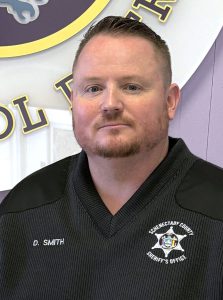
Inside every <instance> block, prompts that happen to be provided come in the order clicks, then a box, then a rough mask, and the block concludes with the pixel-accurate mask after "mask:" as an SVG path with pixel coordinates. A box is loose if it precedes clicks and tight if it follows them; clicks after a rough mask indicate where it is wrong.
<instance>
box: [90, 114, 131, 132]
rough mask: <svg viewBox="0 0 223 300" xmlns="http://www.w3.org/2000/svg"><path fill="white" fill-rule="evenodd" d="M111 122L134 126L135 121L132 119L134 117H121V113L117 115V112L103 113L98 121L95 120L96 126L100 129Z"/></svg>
mask: <svg viewBox="0 0 223 300" xmlns="http://www.w3.org/2000/svg"><path fill="white" fill-rule="evenodd" d="M110 122H114V123H117V124H123V125H128V126H131V127H134V122H133V121H132V119H130V118H128V117H120V115H115V114H111V115H103V116H102V117H101V118H100V119H99V120H98V121H96V122H95V126H94V127H95V128H97V129H98V128H101V127H104V126H106V125H107V124H109V123H110Z"/></svg>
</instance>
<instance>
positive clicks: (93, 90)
mask: <svg viewBox="0 0 223 300" xmlns="http://www.w3.org/2000/svg"><path fill="white" fill-rule="evenodd" d="M100 91H101V88H100V87H99V86H97V85H94V86H90V87H88V88H87V89H86V92H87V93H93V94H94V93H97V92H100Z"/></svg>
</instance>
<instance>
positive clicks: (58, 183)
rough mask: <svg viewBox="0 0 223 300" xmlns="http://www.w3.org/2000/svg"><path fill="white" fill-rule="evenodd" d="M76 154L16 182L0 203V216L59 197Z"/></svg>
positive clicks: (34, 206)
mask: <svg viewBox="0 0 223 300" xmlns="http://www.w3.org/2000/svg"><path fill="white" fill-rule="evenodd" d="M76 159H77V155H75V156H69V157H67V158H64V159H62V160H60V161H58V162H56V163H53V164H51V165H49V166H46V167H44V168H42V169H40V170H38V171H36V172H34V173H32V174H31V175H29V176H28V177H26V178H25V179H23V180H22V181H21V182H20V183H18V184H17V185H16V186H15V187H14V188H13V189H12V190H11V191H10V193H9V194H8V195H7V196H6V198H5V199H4V200H3V202H2V203H1V205H0V217H1V216H2V215H3V214H6V213H10V212H21V211H25V210H28V209H32V208H36V207H40V206H42V205H45V204H48V203H51V202H54V201H56V200H57V199H59V198H60V197H61V196H62V195H63V194H64V190H65V187H66V183H67V179H68V174H69V173H70V169H71V168H72V166H73V164H74V161H75V160H76Z"/></svg>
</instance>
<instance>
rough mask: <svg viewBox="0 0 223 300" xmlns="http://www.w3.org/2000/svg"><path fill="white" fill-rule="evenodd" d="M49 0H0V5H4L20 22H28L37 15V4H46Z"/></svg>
mask: <svg viewBox="0 0 223 300" xmlns="http://www.w3.org/2000/svg"><path fill="white" fill-rule="evenodd" d="M48 1H49V0H30V1H29V2H28V1H24V0H22V1H20V0H0V7H6V8H7V11H8V13H9V14H11V15H13V17H14V18H15V20H16V21H17V22H18V23H20V24H28V23H30V22H32V21H34V20H36V19H37V18H38V17H39V5H44V4H47V3H48Z"/></svg>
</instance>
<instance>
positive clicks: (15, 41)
mask: <svg viewBox="0 0 223 300" xmlns="http://www.w3.org/2000/svg"><path fill="white" fill-rule="evenodd" d="M110 1H111V0H82V1H74V0H0V24H1V31H0V58H1V57H15V56H21V55H27V54H31V53H35V52H39V51H42V50H45V49H48V48H50V47H53V46H56V45H58V44H59V43H62V42H63V41H65V40H67V39H69V38H71V37H72V36H74V35H75V34H76V33H78V32H79V31H80V30H82V29H83V28H85V27H86V26H87V25H88V24H89V23H90V22H91V21H93V20H94V19H95V18H96V17H97V15H98V14H99V13H100V12H102V10H103V9H104V8H105V7H106V5H107V4H108V3H109V2H110Z"/></svg>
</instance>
